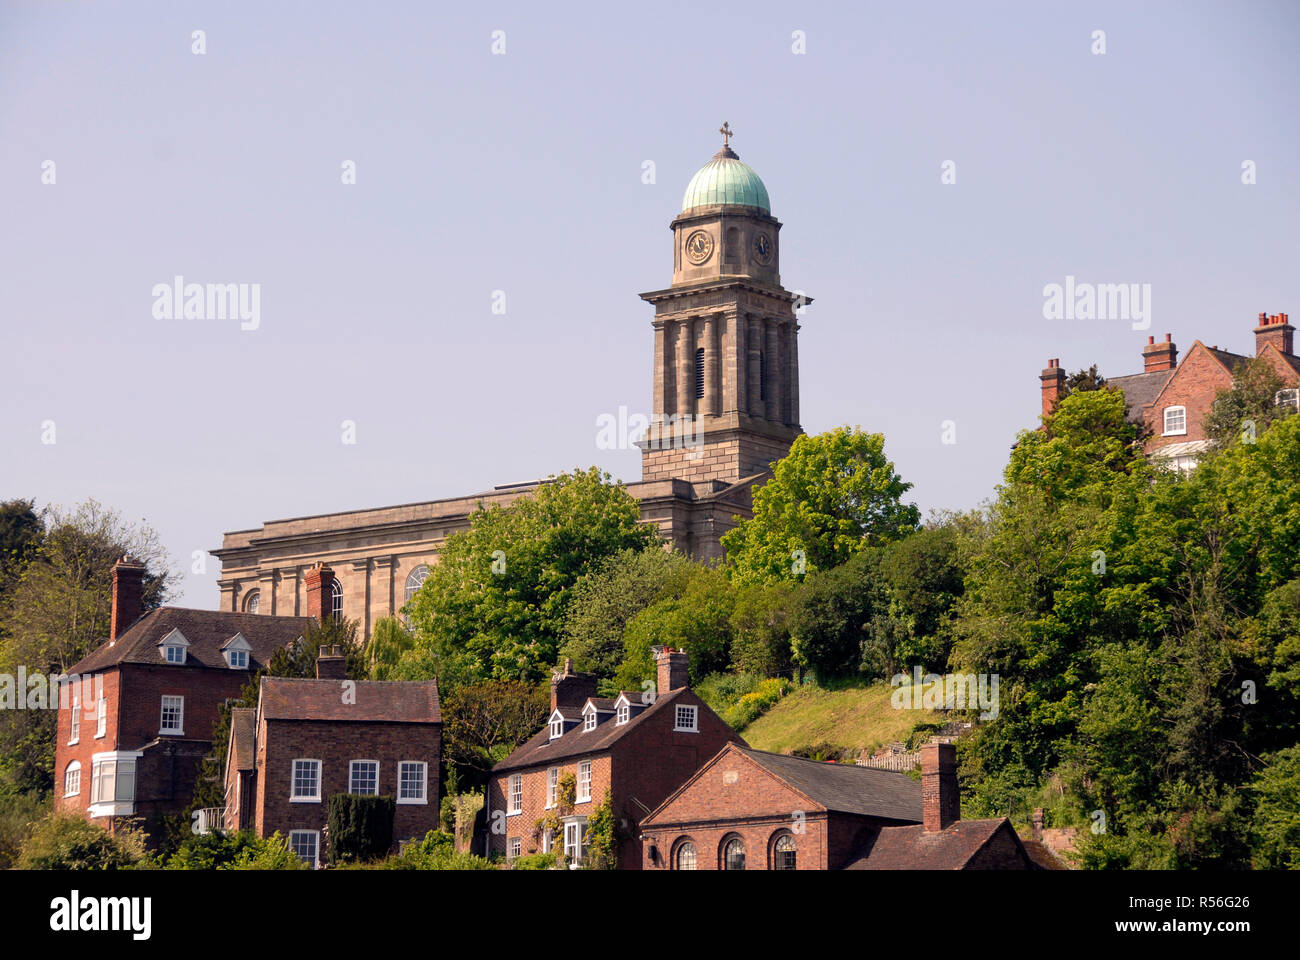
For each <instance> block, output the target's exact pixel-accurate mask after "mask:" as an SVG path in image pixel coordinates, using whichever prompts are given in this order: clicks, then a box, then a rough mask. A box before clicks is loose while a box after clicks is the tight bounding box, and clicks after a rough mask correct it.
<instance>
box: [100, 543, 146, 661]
mask: <svg viewBox="0 0 1300 960" xmlns="http://www.w3.org/2000/svg"><path fill="white" fill-rule="evenodd" d="M143 612H144V565H143V564H141V563H138V562H137V561H135V560H134V559H132V557H131V556H130V555H129V554H123V555H122V559H121V560H119V561H118V562H117V563H115V564H113V606H112V615H111V620H110V623H109V631H108V639H109V640H116V639H117V638H118V637H120V636H121V635H122V634H124V633H125V632H126V631H127V629H128V628H129V627H130V626H131V624H133V623H135V622H136V621H137V620H139V619H140V614H142V613H143Z"/></svg>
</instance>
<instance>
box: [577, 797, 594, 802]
mask: <svg viewBox="0 0 1300 960" xmlns="http://www.w3.org/2000/svg"><path fill="white" fill-rule="evenodd" d="M573 802H574V803H591V797H579V798H578V799H577V800H574V801H573Z"/></svg>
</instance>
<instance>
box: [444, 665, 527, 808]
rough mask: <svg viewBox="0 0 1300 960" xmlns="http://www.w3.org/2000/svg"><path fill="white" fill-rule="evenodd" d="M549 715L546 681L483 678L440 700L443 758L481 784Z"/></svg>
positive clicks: (472, 784) (457, 689) (472, 780)
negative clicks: (528, 681)
mask: <svg viewBox="0 0 1300 960" xmlns="http://www.w3.org/2000/svg"><path fill="white" fill-rule="evenodd" d="M550 711H551V700H550V692H549V690H548V687H547V685H546V684H545V683H525V682H523V681H522V680H482V681H478V682H476V683H467V684H464V685H462V686H460V687H456V688H455V689H454V690H452V691H451V692H450V693H448V694H447V695H446V696H445V697H444V698H443V700H442V735H443V741H442V742H443V751H444V755H445V756H446V758H447V760H448V762H450V763H452V764H454V765H455V766H456V767H457V768H459V769H460V771H461V772H462V773H464V774H466V776H467V785H469V786H471V787H472V786H477V785H479V784H481V783H483V782H484V781H486V779H487V773H488V771H490V770H491V769H492V767H493V765H494V764H496V763H499V762H500V761H502V760H504V759H505V758H506V757H507V756H509V755H510V754H511V753H513V752H514V749H515V748H516V747H518V746H519V745H520V744H521V743H523V742H524V741H526V740H527V739H528V738H529V737H531V736H532V735H533V734H535V733H536V732H537V731H538V730H540V729H541V727H542V724H544V723H545V722H546V718H547V716H548V715H549V714H550Z"/></svg>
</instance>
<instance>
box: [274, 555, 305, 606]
mask: <svg viewBox="0 0 1300 960" xmlns="http://www.w3.org/2000/svg"><path fill="white" fill-rule="evenodd" d="M275 575H276V580H277V583H276V587H275V610H274V612H275V613H276V614H278V615H280V616H282V617H300V616H302V598H301V597H300V596H299V594H298V568H297V567H289V568H287V569H280V570H277V571H276V572H275Z"/></svg>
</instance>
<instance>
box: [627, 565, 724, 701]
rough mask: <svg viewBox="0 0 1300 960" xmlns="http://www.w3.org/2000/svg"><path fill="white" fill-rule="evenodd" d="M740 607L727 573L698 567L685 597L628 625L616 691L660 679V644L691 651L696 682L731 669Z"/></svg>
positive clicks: (661, 605) (664, 603)
mask: <svg viewBox="0 0 1300 960" xmlns="http://www.w3.org/2000/svg"><path fill="white" fill-rule="evenodd" d="M735 604H736V591H735V587H734V586H733V585H732V583H731V581H730V580H729V579H728V578H727V576H726V574H724V573H722V572H721V571H719V570H714V569H711V568H709V567H701V566H697V567H696V568H695V570H694V573H693V576H692V577H691V580H690V582H689V583H688V584H687V586H686V589H685V590H684V591H683V592H682V595H681V597H680V598H672V599H667V600H660V601H659V602H657V603H654V604H651V605H650V606H648V607H646V608H645V609H644V610H642V611H641V612H640V613H639V614H637V615H636V616H635V617H633V618H632V620H631V622H629V623H628V625H627V629H626V630H625V631H624V635H623V662H622V663H621V664H620V665H619V668H618V672H617V673H616V674H615V677H614V680H615V684H614V685H615V687H616V689H619V690H642V689H644V687H643V684H644V683H646V682H647V681H655V680H656V679H657V668H656V666H655V662H654V654H653V648H654V647H656V646H662V647H674V648H676V649H679V650H685V651H686V655H687V659H688V672H689V675H690V679H691V682H692V683H697V682H699V681H700V680H702V679H703V678H704V677H706V676H707V675H708V674H710V673H713V672H715V671H718V670H724V669H726V667H727V666H728V662H729V661H728V656H729V652H730V649H731V643H732V626H731V616H732V613H733V611H734V609H735Z"/></svg>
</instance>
